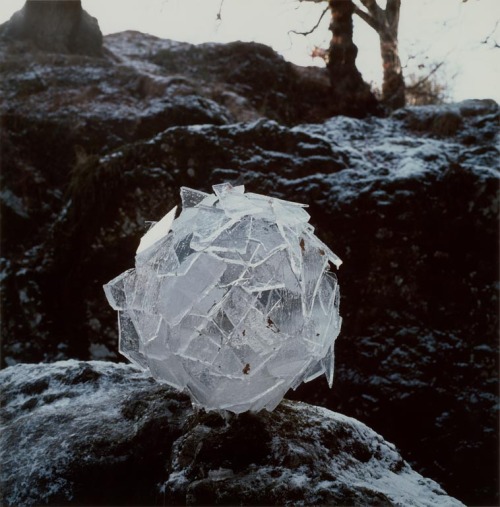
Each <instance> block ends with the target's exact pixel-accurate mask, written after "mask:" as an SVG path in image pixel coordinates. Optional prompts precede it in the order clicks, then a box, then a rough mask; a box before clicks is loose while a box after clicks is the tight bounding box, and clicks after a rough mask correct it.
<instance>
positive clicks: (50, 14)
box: [0, 0, 102, 56]
mask: <svg viewBox="0 0 500 507" xmlns="http://www.w3.org/2000/svg"><path fill="white" fill-rule="evenodd" d="M0 35H3V36H6V37H10V38H13V39H20V40H30V41H31V42H33V43H34V45H35V46H36V47H37V48H38V49H41V50H44V51H51V52H54V53H74V54H80V55H91V56H100V55H101V53H102V33H101V30H100V29H99V25H98V23H97V20H96V19H95V18H93V17H92V16H90V15H89V14H88V13H87V12H86V11H84V10H83V9H82V4H81V2H80V0H56V1H55V0H27V2H26V4H25V5H24V7H23V8H22V9H21V10H20V11H18V12H16V13H15V14H14V15H13V16H12V18H11V19H10V20H9V21H7V22H6V23H4V24H3V25H2V26H0Z"/></svg>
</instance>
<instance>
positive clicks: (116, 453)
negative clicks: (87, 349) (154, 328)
mask: <svg viewBox="0 0 500 507" xmlns="http://www.w3.org/2000/svg"><path fill="white" fill-rule="evenodd" d="M0 382H1V385H2V402H3V405H2V409H1V411H0V415H1V419H2V433H1V435H2V436H1V442H2V445H1V447H0V449H1V453H2V463H3V465H2V468H1V472H0V473H1V481H2V494H3V502H4V503H3V504H4V505H6V506H17V505H25V506H30V505H40V504H65V505H82V504H86V505H165V504H167V505H171V504H174V505H184V504H187V505H200V504H203V505H207V504H215V505H221V504H224V505H227V504H228V503H229V504H239V505H255V504H266V505H291V504H293V505H312V504H315V505H317V504H327V505H373V504H375V503H376V504H379V503H383V504H384V505H415V506H430V505H432V506H438V505H443V506H455V505H456V506H458V505H463V504H462V503H460V502H459V501H457V500H455V499H453V498H451V497H449V496H447V495H446V493H445V492H444V491H443V490H442V489H441V487H440V486H439V485H438V484H436V483H435V482H434V481H432V480H430V479H425V478H423V477H422V476H421V475H419V474H418V473H417V472H415V471H414V470H412V468H411V467H410V466H409V465H408V464H407V463H406V462H405V461H404V460H403V459H402V458H401V456H400V455H399V453H398V452H397V451H396V449H395V448H394V446H393V445H392V444H389V443H388V442H386V441H385V440H384V439H383V438H382V437H381V436H380V435H378V434H376V433H375V432H374V431H373V430H371V429H370V428H368V427H367V426H365V425H364V424H362V423H360V422H359V421H356V420H355V419H351V418H349V417H345V416H343V415H340V414H336V413H334V412H330V411H329V410H326V409H322V408H319V407H313V406H310V405H307V404H304V403H298V402H290V401H288V402H283V403H282V404H281V405H280V406H279V407H278V408H277V409H276V410H275V411H274V412H272V413H269V412H266V411H264V412H261V413H259V414H246V415H242V416H239V417H236V416H233V417H230V416H226V417H223V416H221V415H219V414H217V413H204V412H194V411H193V409H192V408H191V405H190V403H189V401H188V398H187V397H186V396H184V395H183V394H180V393H178V392H176V391H175V390H173V389H171V388H168V387H164V386H160V385H158V384H156V383H155V382H154V381H153V380H152V379H151V378H148V377H146V376H145V375H144V374H142V373H140V372H139V371H138V370H136V369H134V367H132V366H130V365H123V364H121V365H120V364H112V363H105V362H94V361H92V362H77V361H62V362H58V363H54V364H50V365H47V364H40V365H16V366H14V367H10V368H7V369H5V370H3V371H2V372H0Z"/></svg>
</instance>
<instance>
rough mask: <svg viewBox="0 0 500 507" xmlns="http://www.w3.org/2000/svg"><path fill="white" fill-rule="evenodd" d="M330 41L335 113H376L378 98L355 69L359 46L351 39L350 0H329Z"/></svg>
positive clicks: (329, 64)
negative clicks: (330, 15) (330, 19)
mask: <svg viewBox="0 0 500 507" xmlns="http://www.w3.org/2000/svg"><path fill="white" fill-rule="evenodd" d="M328 3H329V6H330V11H331V14H332V21H331V24H330V30H331V32H332V40H331V43H330V48H329V52H328V71H329V74H330V83H331V87H332V94H333V99H334V110H335V112H336V113H337V114H345V115H348V116H355V117H363V116H366V115H367V114H370V113H371V114H374V113H376V112H377V107H378V104H377V100H376V99H375V96H374V95H373V94H372V93H371V91H370V87H369V86H368V85H367V84H366V83H365V82H364V81H363V78H362V77H361V74H360V72H359V71H358V69H357V68H356V57H357V54H358V48H357V47H356V45H355V44H354V42H353V23H352V16H353V13H354V4H353V3H352V1H351V0H329V2H328Z"/></svg>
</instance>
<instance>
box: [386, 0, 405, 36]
mask: <svg viewBox="0 0 500 507" xmlns="http://www.w3.org/2000/svg"><path fill="white" fill-rule="evenodd" d="M400 11H401V0H387V5H386V7H385V15H386V18H387V23H388V24H389V27H390V28H391V30H396V31H397V27H398V25H399V13H400Z"/></svg>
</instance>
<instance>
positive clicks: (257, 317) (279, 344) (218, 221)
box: [104, 183, 342, 413]
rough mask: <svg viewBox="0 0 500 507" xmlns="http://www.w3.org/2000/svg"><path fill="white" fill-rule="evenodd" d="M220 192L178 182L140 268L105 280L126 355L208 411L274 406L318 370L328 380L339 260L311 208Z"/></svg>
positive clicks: (221, 188) (240, 190) (233, 190)
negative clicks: (319, 232) (320, 234)
mask: <svg viewBox="0 0 500 507" xmlns="http://www.w3.org/2000/svg"><path fill="white" fill-rule="evenodd" d="M213 190H214V193H213V194H207V193H205V192H200V191H198V190H193V189H190V188H185V187H183V188H181V201H182V213H181V214H180V216H179V217H177V218H175V213H176V208H174V209H173V210H172V211H170V213H168V214H167V215H166V216H165V217H164V218H162V219H161V220H160V221H159V222H158V223H156V224H155V225H154V226H153V227H152V228H151V229H150V230H149V231H148V232H147V233H146V234H145V235H144V237H143V238H142V239H141V242H140V245H139V248H138V250H137V255H136V259H135V269H129V270H127V271H125V272H124V273H122V274H121V275H119V276H117V277H116V278H115V279H114V280H111V281H110V282H109V283H107V284H106V285H105V286H104V291H105V294H106V297H107V298H108V301H109V303H110V305H111V306H112V307H113V309H115V310H118V315H119V334H120V352H121V353H122V354H123V355H124V356H126V357H127V358H128V359H129V360H130V361H132V362H133V363H135V364H136V365H138V366H140V367H141V368H143V369H145V370H148V371H149V372H150V373H151V374H152V375H153V377H154V378H156V379H157V380H158V381H159V382H165V383H167V384H169V385H171V386H173V387H176V388H178V389H183V390H185V391H187V393H188V394H189V395H190V397H191V399H192V401H193V403H194V404H195V405H198V406H201V407H203V408H205V409H207V410H229V411H231V412H235V413H241V412H246V411H249V410H250V411H259V410H262V409H267V410H273V409H274V408H275V407H276V406H277V405H278V404H279V402H280V401H281V399H282V398H283V396H284V395H285V393H286V391H287V390H288V389H289V388H293V389H295V388H296V387H297V386H298V385H300V384H301V383H302V382H308V381H310V380H312V379H314V378H316V377H318V376H320V375H322V374H324V375H325V376H326V378H327V381H328V383H329V385H330V386H331V383H332V380H333V366H334V364H333V361H334V354H333V347H334V342H335V339H336V338H337V336H338V334H339V332H340V325H341V321H342V319H341V317H340V315H339V288H338V283H337V278H336V276H335V274H334V273H333V272H332V269H334V268H335V267H339V266H340V264H341V262H342V261H341V260H340V259H339V258H338V257H337V256H336V255H335V254H334V253H333V252H332V251H331V250H330V249H329V248H328V247H327V246H326V245H325V244H324V243H322V242H321V241H320V240H319V239H318V238H317V237H316V236H315V235H314V232H313V231H314V229H313V227H312V226H311V225H310V224H309V223H308V221H309V215H308V213H307V212H306V211H305V209H304V208H305V205H303V204H299V203H294V202H289V201H284V200H281V199H276V198H272V197H268V196H264V195H259V194H253V193H245V189H244V187H243V186H238V187H232V186H231V185H230V184H229V183H223V184H221V185H215V186H214V187H213Z"/></svg>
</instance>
